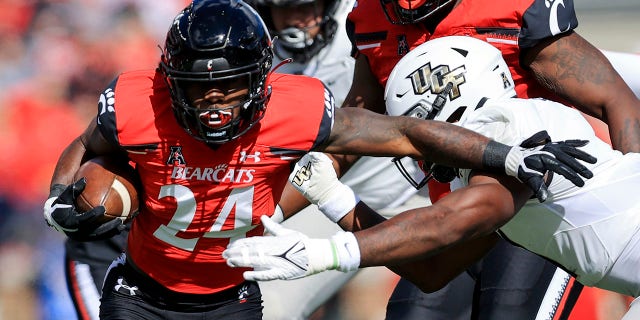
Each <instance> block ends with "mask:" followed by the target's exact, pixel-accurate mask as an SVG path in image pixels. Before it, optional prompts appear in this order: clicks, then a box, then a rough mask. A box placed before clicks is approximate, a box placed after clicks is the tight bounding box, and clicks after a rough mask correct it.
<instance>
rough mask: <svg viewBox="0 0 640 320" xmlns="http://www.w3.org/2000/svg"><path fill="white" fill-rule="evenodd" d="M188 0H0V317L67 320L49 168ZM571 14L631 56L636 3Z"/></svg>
mask: <svg viewBox="0 0 640 320" xmlns="http://www.w3.org/2000/svg"><path fill="white" fill-rule="evenodd" d="M187 3H188V1H186V0H162V1H157V0H19V1H18V0H0V137H1V138H0V150H5V151H7V152H8V153H7V154H6V156H7V157H5V158H4V159H5V160H7V161H6V162H4V165H2V166H0V320H2V319H29V320H30V319H45V320H46V319H73V318H75V313H74V312H73V310H72V306H71V302H70V298H69V296H68V294H67V291H66V287H65V284H64V281H65V279H64V273H63V254H64V250H63V236H62V235H60V234H58V233H57V232H55V231H53V230H50V229H49V228H48V227H47V226H46V224H45V223H44V221H43V218H42V204H43V203H44V201H45V200H46V197H47V195H48V191H49V190H48V185H49V180H50V177H51V174H52V172H53V167H54V165H55V162H56V160H57V158H58V156H59V154H60V152H61V151H62V149H63V148H64V146H66V145H67V144H68V143H69V142H70V141H71V139H73V138H74V137H76V136H77V135H78V134H79V133H80V132H81V131H82V130H83V129H84V127H85V125H86V123H88V120H89V118H91V117H93V116H94V115H95V113H96V106H97V97H98V94H99V92H101V91H102V89H104V87H105V86H106V85H107V84H108V83H109V82H110V81H111V80H112V79H113V78H114V76H115V75H117V74H118V73H119V72H121V71H123V70H131V69H146V68H154V67H155V66H156V65H157V62H158V58H159V55H160V49H159V47H158V46H161V45H162V43H163V42H164V36H165V33H166V30H167V28H168V27H169V25H170V23H171V20H172V18H173V17H174V16H175V14H176V13H177V12H178V11H179V10H180V9H181V8H182V7H184V6H185V5H186V4H187ZM576 10H577V12H578V18H579V19H580V22H581V25H580V27H579V28H578V29H577V31H578V32H579V33H581V34H582V35H583V36H584V37H585V38H587V39H588V40H589V41H591V42H592V43H594V44H595V45H596V46H598V47H599V48H602V49H609V50H618V51H627V52H640V36H639V35H638V34H637V30H640V29H638V28H637V26H638V22H637V18H635V17H637V16H638V13H640V4H638V2H637V0H619V3H616V1H614V2H607V4H606V5H603V4H600V2H598V1H587V0H576ZM631 26H636V27H631ZM390 287H391V286H390ZM389 293H390V292H389ZM354 294H355V295H356V296H357V293H354ZM387 297H388V296H387ZM385 299H386V297H382V299H381V301H382V303H383V304H382V305H381V306H380V307H381V308H382V311H384V303H385V302H386V300H385Z"/></svg>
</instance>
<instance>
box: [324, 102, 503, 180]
mask: <svg viewBox="0 0 640 320" xmlns="http://www.w3.org/2000/svg"><path fill="white" fill-rule="evenodd" d="M491 141H492V140H491V139H489V138H487V137H485V136H483V135H481V134H478V133H475V132H473V131H471V130H468V129H464V128H461V127H458V126H454V125H451V124H448V123H444V122H439V121H425V120H421V119H417V118H410V117H389V116H382V115H377V114H374V113H372V112H368V111H366V110H361V109H358V108H345V109H339V110H337V111H336V118H335V123H334V127H333V130H332V131H331V137H330V140H329V141H328V142H329V143H328V144H327V145H326V146H324V150H323V151H325V152H329V153H347V154H362V155H375V156H409V157H413V158H416V159H424V160H427V161H430V162H436V163H441V164H445V165H449V166H452V167H457V168H473V169H489V170H492V171H498V172H505V171H504V168H505V161H506V160H505V159H506V156H507V153H508V152H509V148H510V147H509V146H506V145H503V144H500V143H497V142H495V141H493V142H492V143H491V145H490V144H489V143H490V142H491Z"/></svg>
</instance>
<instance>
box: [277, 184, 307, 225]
mask: <svg viewBox="0 0 640 320" xmlns="http://www.w3.org/2000/svg"><path fill="white" fill-rule="evenodd" d="M309 204H310V203H309V200H307V199H306V198H305V197H304V196H303V195H302V194H300V192H298V190H296V189H295V188H294V187H293V186H291V183H287V184H286V185H285V187H284V190H283V191H282V195H281V196H280V202H279V203H278V205H279V206H280V209H281V210H282V214H283V216H284V219H287V218H290V217H291V216H293V215H294V214H296V213H298V212H300V211H301V210H302V209H304V208H306V207H307V206H309Z"/></svg>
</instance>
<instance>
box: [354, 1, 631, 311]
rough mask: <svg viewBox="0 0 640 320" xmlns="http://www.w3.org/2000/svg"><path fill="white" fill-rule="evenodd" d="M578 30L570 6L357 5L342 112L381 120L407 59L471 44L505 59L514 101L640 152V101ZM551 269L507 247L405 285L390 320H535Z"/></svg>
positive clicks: (436, 187)
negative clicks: (418, 52) (373, 114)
mask: <svg viewBox="0 0 640 320" xmlns="http://www.w3.org/2000/svg"><path fill="white" fill-rule="evenodd" d="M577 26H578V21H577V19H576V16H575V12H574V9H573V1H570V0H568V1H558V0H556V1H548V0H521V1H520V0H519V1H506V0H504V1H503V0H499V1H487V0H442V1H440V0H426V1H414V0H380V1H374V0H361V1H358V3H357V5H356V6H355V7H354V9H353V10H352V12H351V13H350V14H349V17H348V21H347V30H348V32H349V34H350V37H351V39H352V41H353V43H354V56H355V58H356V67H355V76H354V81H353V85H352V87H351V91H350V93H349V95H348V96H347V99H346V101H345V104H346V105H348V106H359V107H365V108H367V109H371V110H375V111H377V112H380V113H383V112H384V108H382V107H381V106H382V104H381V103H380V100H381V99H382V94H383V88H384V85H385V83H386V80H387V77H388V76H389V73H390V72H391V69H392V68H393V67H394V66H395V64H396V63H397V62H398V61H399V60H400V58H401V57H402V56H403V55H404V54H406V53H407V52H408V51H409V50H411V49H413V48H415V47H416V46H418V45H420V44H422V43H424V42H425V41H427V40H428V39H431V38H438V37H443V36H449V35H465V36H472V37H476V38H479V39H481V40H484V41H487V42H489V43H491V44H492V45H494V46H495V47H497V48H498V49H500V50H501V51H502V54H503V56H504V58H505V60H506V61H507V64H508V65H509V69H510V71H511V73H512V76H513V78H514V81H515V82H516V92H517V93H518V96H519V97H522V98H529V97H545V98H549V99H552V100H556V101H560V102H565V103H566V104H569V105H573V106H575V107H576V108H578V109H579V110H580V111H582V112H584V113H586V114H588V115H590V116H593V117H596V118H598V119H600V120H602V121H605V122H606V123H607V124H608V125H609V127H608V129H609V134H610V136H611V141H613V146H614V147H615V148H616V149H618V150H621V151H623V152H632V151H633V152H638V151H640V126H639V125H638V123H640V122H638V121H639V120H640V102H639V101H638V99H637V98H636V96H635V95H634V94H633V92H632V91H631V90H630V89H629V88H628V86H627V85H626V84H625V83H624V81H623V79H622V78H621V77H620V76H619V75H618V74H617V73H616V72H615V70H614V69H613V68H612V66H611V64H610V63H609V62H608V61H607V59H606V58H605V56H603V54H602V53H601V52H600V51H599V50H597V49H596V48H594V47H593V46H592V45H591V44H590V43H588V42H587V41H586V40H585V39H583V38H582V37H581V36H580V35H579V34H578V33H576V32H575V30H574V29H575V28H576V27H577ZM378 108H379V109H378ZM593 120H595V121H598V120H597V119H593ZM603 133H604V134H606V132H603ZM607 138H608V137H603V140H605V141H606V139H607ZM429 192H430V195H431V198H432V199H431V200H432V202H435V201H437V200H438V199H439V198H441V197H442V196H444V195H445V194H446V193H448V192H449V186H448V185H447V184H442V183H438V182H437V181H434V179H432V180H431V181H429ZM555 270H557V269H556V268H555V266H554V265H553V264H551V263H548V262H546V261H545V260H543V259H541V258H539V257H537V256H535V255H533V254H530V253H528V252H526V251H524V250H522V249H520V248H516V247H514V246H511V245H510V244H508V243H506V242H503V243H501V244H499V245H498V246H497V247H496V248H495V249H494V250H492V251H491V252H490V253H489V254H488V255H487V256H486V257H485V259H484V260H482V261H481V262H480V263H477V264H475V265H474V266H473V267H472V268H470V269H469V270H468V271H469V272H467V273H464V274H462V275H461V276H459V277H458V278H456V279H455V280H454V281H452V282H451V283H450V285H449V286H447V287H445V288H444V289H442V290H440V291H438V292H436V293H434V294H430V295H426V294H423V293H422V292H420V291H419V290H418V289H417V288H416V287H415V286H413V285H412V284H410V283H409V282H408V281H406V280H404V279H401V281H400V283H399V284H398V286H397V288H396V291H395V292H394V294H393V295H392V297H391V298H390V301H389V304H388V306H387V318H388V319H399V318H401V319H412V318H415V319H425V318H436V319H439V318H442V319H469V318H470V317H471V318H474V319H475V318H476V317H479V318H483V319H533V318H535V315H536V313H537V312H538V310H539V308H540V302H541V301H542V299H543V295H544V293H545V291H547V287H548V283H549V281H551V279H552V277H553V275H554V271H555ZM559 273H561V271H559ZM476 280H478V281H476ZM563 287H564V283H562V284H560V288H561V289H562V288H563ZM550 289H551V290H550V291H555V289H553V288H550ZM561 291H564V290H563V289H562V290H561ZM552 300H553V299H552ZM409 305H413V306H414V308H412V309H410V308H409V307H408V306H409ZM472 306H473V308H472ZM553 307H555V306H552V308H553Z"/></svg>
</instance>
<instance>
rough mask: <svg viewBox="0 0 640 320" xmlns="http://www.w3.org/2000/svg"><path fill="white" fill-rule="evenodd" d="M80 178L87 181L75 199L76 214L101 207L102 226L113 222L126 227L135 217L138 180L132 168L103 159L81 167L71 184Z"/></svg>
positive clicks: (94, 159)
mask: <svg viewBox="0 0 640 320" xmlns="http://www.w3.org/2000/svg"><path fill="white" fill-rule="evenodd" d="M83 177H84V178H86V179H87V185H86V187H85V189H84V191H83V192H82V193H81V194H80V195H79V196H78V197H77V198H76V203H75V204H76V208H77V210H78V212H86V211H88V210H91V209H92V208H94V207H96V206H100V205H102V206H104V208H105V215H104V220H103V221H102V223H104V222H107V221H109V220H111V219H115V218H119V219H122V221H123V222H125V223H126V222H128V221H129V220H131V219H132V218H133V217H135V215H136V214H138V209H139V201H138V192H137V191H136V186H137V185H138V178H137V177H138V176H137V174H136V172H135V170H134V169H133V167H131V166H130V165H128V164H127V163H123V162H116V161H114V160H111V159H109V158H106V157H97V158H93V159H91V160H89V161H87V162H85V163H83V164H82V166H80V168H79V169H78V171H77V172H76V174H75V175H74V181H78V180H80V179H82V178H83Z"/></svg>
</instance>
